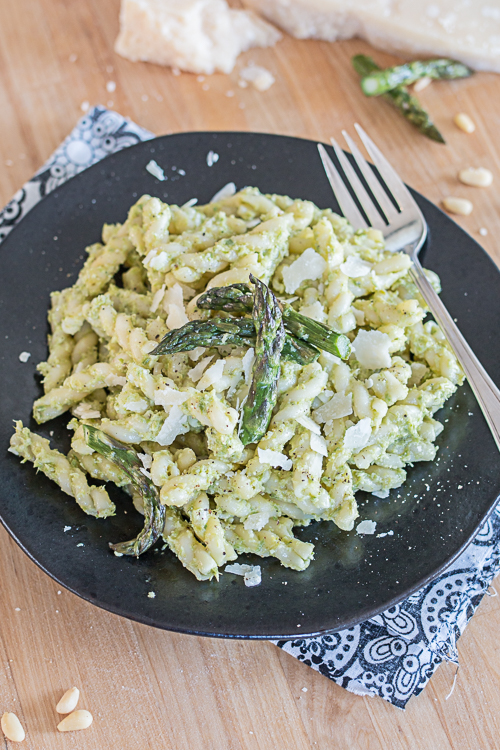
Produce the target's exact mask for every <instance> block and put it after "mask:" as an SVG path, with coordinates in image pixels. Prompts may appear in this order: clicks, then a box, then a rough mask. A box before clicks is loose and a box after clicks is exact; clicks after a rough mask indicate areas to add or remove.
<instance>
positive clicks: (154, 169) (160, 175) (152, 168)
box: [146, 159, 167, 182]
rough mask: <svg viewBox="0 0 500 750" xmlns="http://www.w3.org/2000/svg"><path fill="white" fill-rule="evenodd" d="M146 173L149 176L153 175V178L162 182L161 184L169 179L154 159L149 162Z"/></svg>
mask: <svg viewBox="0 0 500 750" xmlns="http://www.w3.org/2000/svg"><path fill="white" fill-rule="evenodd" d="M146 172H149V174H152V175H153V177H156V179H157V180H160V182H163V181H164V180H166V179H167V178H166V177H165V172H164V171H163V169H162V168H161V167H160V165H159V164H157V162H155V160H154V159H151V161H149V162H148V163H147V164H146Z"/></svg>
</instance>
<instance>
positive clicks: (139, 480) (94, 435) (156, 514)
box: [83, 425, 165, 557]
mask: <svg viewBox="0 0 500 750" xmlns="http://www.w3.org/2000/svg"><path fill="white" fill-rule="evenodd" d="M83 433H84V436H85V440H86V442H87V445H89V446H90V447H91V448H93V449H94V450H95V451H96V452H97V453H100V454H101V456H105V457H106V458H107V459H109V460H110V461H112V462H113V463H114V464H116V465H117V466H119V467H120V469H121V470H122V471H123V472H124V473H125V474H126V475H127V476H128V477H129V478H130V482H131V484H132V486H133V487H134V489H135V490H136V491H137V492H139V493H140V495H141V496H142V499H143V501H144V528H143V529H142V531H140V532H139V534H138V535H137V537H136V538H135V539H132V540H131V541H129V542H120V543H118V544H110V545H109V546H110V547H111V549H112V550H113V551H114V552H119V553H120V554H122V555H135V557H139V555H142V553H143V552H146V550H147V549H149V548H150V547H151V546H152V545H153V544H154V543H155V542H156V540H157V539H159V537H160V535H161V533H162V532H163V526H164V524H165V507H164V506H163V505H162V504H161V503H160V497H159V495H158V490H157V489H156V487H155V486H154V484H153V483H152V482H151V480H150V479H148V477H146V476H145V475H144V474H143V473H142V472H141V470H140V469H141V467H142V464H141V462H140V460H139V458H138V457H137V454H136V452H135V451H134V450H131V449H130V448H129V447H128V446H127V445H124V444H123V443H120V442H118V440H115V439H114V438H112V437H110V436H109V435H106V433H105V432H102V430H98V429H96V428H95V427H91V426H90V425H84V426H83Z"/></svg>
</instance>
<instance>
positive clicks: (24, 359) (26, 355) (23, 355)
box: [19, 352, 31, 362]
mask: <svg viewBox="0 0 500 750" xmlns="http://www.w3.org/2000/svg"><path fill="white" fill-rule="evenodd" d="M30 357H31V353H30V352H21V354H20V355H19V361H20V362H27V361H28V359H29V358H30Z"/></svg>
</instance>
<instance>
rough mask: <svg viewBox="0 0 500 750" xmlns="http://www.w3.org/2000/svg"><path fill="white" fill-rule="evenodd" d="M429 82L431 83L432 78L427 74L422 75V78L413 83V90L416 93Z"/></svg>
mask: <svg viewBox="0 0 500 750" xmlns="http://www.w3.org/2000/svg"><path fill="white" fill-rule="evenodd" d="M431 83H432V78H429V76H424V77H423V78H421V79H420V80H419V81H417V82H416V83H415V85H414V86H413V91H416V92H417V94H418V92H419V91H423V90H424V89H426V88H427V86H429V84H431Z"/></svg>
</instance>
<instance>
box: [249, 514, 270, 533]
mask: <svg viewBox="0 0 500 750" xmlns="http://www.w3.org/2000/svg"><path fill="white" fill-rule="evenodd" d="M266 523H269V512H266V511H264V510H261V511H259V512H258V513H250V515H249V516H247V517H246V518H245V520H244V522H243V528H244V529H246V530H247V531H260V530H261V529H263V528H264V526H265V525H266Z"/></svg>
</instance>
